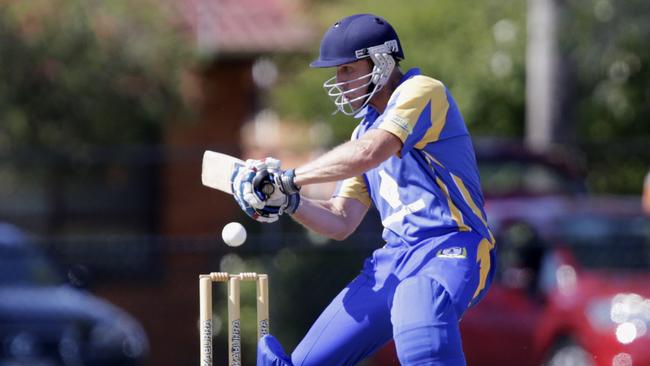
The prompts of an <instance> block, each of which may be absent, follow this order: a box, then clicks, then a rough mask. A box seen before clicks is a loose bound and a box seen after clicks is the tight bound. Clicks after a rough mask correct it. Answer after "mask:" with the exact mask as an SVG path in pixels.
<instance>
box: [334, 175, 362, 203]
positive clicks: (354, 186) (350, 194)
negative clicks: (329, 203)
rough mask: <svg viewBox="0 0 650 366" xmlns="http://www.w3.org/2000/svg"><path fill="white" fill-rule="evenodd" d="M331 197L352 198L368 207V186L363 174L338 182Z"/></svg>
mask: <svg viewBox="0 0 650 366" xmlns="http://www.w3.org/2000/svg"><path fill="white" fill-rule="evenodd" d="M332 196H333V197H345V198H352V199H355V200H357V201H359V202H361V203H363V204H364V205H365V206H366V207H370V203H371V201H370V194H369V193H368V186H366V180H365V179H364V178H363V176H357V177H352V178H348V179H345V180H343V181H341V182H339V183H338V184H337V186H336V190H335V191H334V194H333V195H332Z"/></svg>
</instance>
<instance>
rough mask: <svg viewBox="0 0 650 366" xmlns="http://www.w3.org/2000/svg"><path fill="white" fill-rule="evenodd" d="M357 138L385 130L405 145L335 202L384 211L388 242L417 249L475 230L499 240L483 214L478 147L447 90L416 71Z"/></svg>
mask: <svg viewBox="0 0 650 366" xmlns="http://www.w3.org/2000/svg"><path fill="white" fill-rule="evenodd" d="M360 114H361V115H362V116H363V120H362V121H361V123H360V124H359V126H357V128H356V129H355V131H354V132H353V135H352V138H353V139H358V138H359V137H360V136H362V135H363V134H364V133H366V132H367V131H368V130H370V129H373V128H381V129H383V130H386V131H388V132H390V133H392V134H394V135H395V136H397V137H398V138H399V139H400V140H401V141H402V149H401V150H400V152H399V154H398V155H397V156H393V157H391V158H389V159H388V160H386V161H384V162H383V163H381V164H380V165H379V166H377V167H376V168H374V169H371V170H369V171H368V172H366V173H364V174H363V176H359V177H354V178H350V179H346V180H344V181H343V182H340V183H339V185H338V187H337V190H336V192H335V193H334V195H335V196H341V197H347V198H353V199H357V200H359V201H361V202H362V203H364V204H365V205H367V206H370V205H371V203H372V204H374V206H375V207H376V208H377V209H378V211H379V213H380V216H381V220H382V223H383V225H384V232H383V237H384V240H386V242H387V243H393V244H398V243H404V244H406V245H416V244H418V243H420V242H422V241H423V240H426V239H428V238H431V237H437V236H441V235H445V234H447V233H450V232H457V231H475V232H477V233H478V234H480V235H481V236H483V237H484V238H487V239H489V240H490V242H493V237H492V234H491V232H490V230H489V228H488V225H487V218H486V216H485V212H484V210H483V195H482V193H481V188H480V181H479V175H478V170H477V166H476V157H475V153H474V148H473V146H472V142H471V139H470V136H469V133H468V131H467V127H466V126H465V122H464V121H463V118H462V116H461V114H460V112H459V111H458V107H457V106H456V103H455V102H454V99H453V98H452V96H451V94H450V93H449V91H448V90H447V88H446V87H445V86H444V85H443V84H442V83H441V82H440V81H438V80H435V79H433V78H430V77H427V76H423V75H420V71H419V70H418V69H411V70H409V71H408V72H407V73H406V74H405V75H404V77H403V78H402V80H401V81H400V85H399V86H398V87H397V89H396V90H395V91H394V92H393V94H392V95H391V98H390V100H389V102H388V105H387V107H386V110H385V111H384V113H382V114H379V113H378V112H377V111H375V110H374V109H373V108H371V107H367V108H366V109H365V110H364V111H362V113H360Z"/></svg>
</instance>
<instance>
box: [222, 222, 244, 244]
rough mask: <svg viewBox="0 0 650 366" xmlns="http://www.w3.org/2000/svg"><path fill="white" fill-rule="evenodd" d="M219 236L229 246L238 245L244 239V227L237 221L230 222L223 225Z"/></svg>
mask: <svg viewBox="0 0 650 366" xmlns="http://www.w3.org/2000/svg"><path fill="white" fill-rule="evenodd" d="M221 237H222V238H223V241H224V242H226V244H228V245H230V246H231V247H238V246H240V245H242V244H244V242H245V241H246V229H244V226H243V225H242V224H240V223H238V222H231V223H229V224H227V225H226V226H224V227H223V230H221Z"/></svg>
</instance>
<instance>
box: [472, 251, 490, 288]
mask: <svg viewBox="0 0 650 366" xmlns="http://www.w3.org/2000/svg"><path fill="white" fill-rule="evenodd" d="M492 248H494V244H492V243H491V242H490V241H489V240H487V239H483V240H481V242H480V243H478V249H477V251H476V263H478V264H479V281H478V286H476V291H475V292H474V296H472V299H474V298H476V296H478V295H479V294H480V293H481V291H482V290H483V289H485V284H486V282H487V277H488V274H489V273H490V267H491V266H492V261H491V260H490V250H492Z"/></svg>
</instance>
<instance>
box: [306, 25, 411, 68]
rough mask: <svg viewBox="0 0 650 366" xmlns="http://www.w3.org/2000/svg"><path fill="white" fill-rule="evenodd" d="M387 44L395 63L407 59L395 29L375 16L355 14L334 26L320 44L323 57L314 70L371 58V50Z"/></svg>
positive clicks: (314, 62) (320, 57)
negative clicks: (369, 49)
mask: <svg viewBox="0 0 650 366" xmlns="http://www.w3.org/2000/svg"><path fill="white" fill-rule="evenodd" d="M384 44H386V45H387V46H389V48H390V51H391V52H390V55H391V56H393V57H394V58H395V59H396V60H403V59H404V52H403V51H402V45H401V43H400V41H399V38H398V37H397V33H396V32H395V29H393V27H392V26H391V25H390V24H389V23H388V22H387V21H386V20H385V19H384V18H381V17H379V16H376V15H373V14H355V15H351V16H349V17H345V18H343V19H341V20H339V21H338V22H336V23H334V25H333V26H331V27H330V28H329V29H328V30H327V32H325V35H324V36H323V40H322V41H321V44H320V56H319V57H318V59H317V60H315V61H313V62H312V63H311V64H309V66H311V67H334V66H339V65H343V64H347V63H350V62H354V61H356V60H359V59H362V58H365V57H368V56H369V54H368V48H369V47H374V46H379V45H384Z"/></svg>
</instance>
